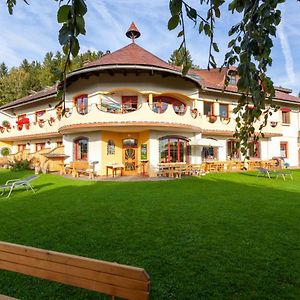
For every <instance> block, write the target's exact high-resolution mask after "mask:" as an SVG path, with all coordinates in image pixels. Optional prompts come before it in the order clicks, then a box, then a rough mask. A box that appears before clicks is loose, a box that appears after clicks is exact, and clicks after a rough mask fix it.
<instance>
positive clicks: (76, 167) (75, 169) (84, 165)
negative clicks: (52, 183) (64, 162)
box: [70, 160, 94, 179]
mask: <svg viewBox="0 0 300 300" xmlns="http://www.w3.org/2000/svg"><path fill="white" fill-rule="evenodd" d="M70 169H71V174H72V176H73V177H79V176H80V174H86V173H88V174H89V178H90V179H93V178H94V172H93V166H92V165H90V164H89V162H88V161H85V160H78V161H72V162H71V163H70Z"/></svg>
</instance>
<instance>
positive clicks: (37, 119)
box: [34, 109, 46, 122]
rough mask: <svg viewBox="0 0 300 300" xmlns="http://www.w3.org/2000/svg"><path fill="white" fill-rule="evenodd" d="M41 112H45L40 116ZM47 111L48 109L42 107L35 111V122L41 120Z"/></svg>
mask: <svg viewBox="0 0 300 300" xmlns="http://www.w3.org/2000/svg"><path fill="white" fill-rule="evenodd" d="M39 113H43V114H42V115H41V116H40V117H39V116H38V114H39ZM45 113H46V110H45V109H41V110H37V111H36V112H35V113H34V119H35V122H39V120H40V119H42V118H41V117H42V116H43V115H44V114H45Z"/></svg>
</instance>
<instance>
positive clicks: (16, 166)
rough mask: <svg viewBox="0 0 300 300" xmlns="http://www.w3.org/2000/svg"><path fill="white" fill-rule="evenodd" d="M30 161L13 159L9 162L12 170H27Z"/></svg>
mask: <svg viewBox="0 0 300 300" xmlns="http://www.w3.org/2000/svg"><path fill="white" fill-rule="evenodd" d="M29 164H30V161H29V160H27V159H24V160H23V159H20V160H18V159H15V160H14V161H13V162H11V163H10V168H11V170H12V171H24V170H29V169H30V168H29Z"/></svg>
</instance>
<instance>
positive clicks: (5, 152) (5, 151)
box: [1, 147, 10, 156]
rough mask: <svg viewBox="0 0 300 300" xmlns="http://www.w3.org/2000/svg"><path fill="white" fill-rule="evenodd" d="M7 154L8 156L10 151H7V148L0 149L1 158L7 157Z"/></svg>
mask: <svg viewBox="0 0 300 300" xmlns="http://www.w3.org/2000/svg"><path fill="white" fill-rule="evenodd" d="M9 154H10V149H9V148H7V147H3V148H2V149H1V155H2V156H7V155H9Z"/></svg>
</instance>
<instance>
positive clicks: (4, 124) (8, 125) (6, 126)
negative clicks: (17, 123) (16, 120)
mask: <svg viewBox="0 0 300 300" xmlns="http://www.w3.org/2000/svg"><path fill="white" fill-rule="evenodd" d="M2 126H3V127H5V128H6V129H10V128H11V127H10V123H9V122H8V121H7V120H4V121H3V122H2Z"/></svg>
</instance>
